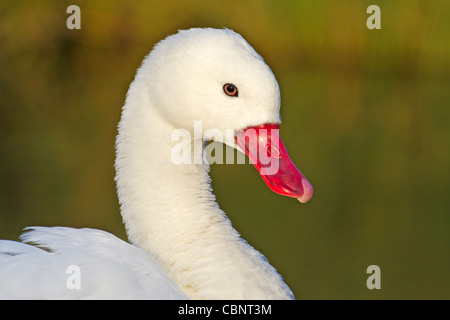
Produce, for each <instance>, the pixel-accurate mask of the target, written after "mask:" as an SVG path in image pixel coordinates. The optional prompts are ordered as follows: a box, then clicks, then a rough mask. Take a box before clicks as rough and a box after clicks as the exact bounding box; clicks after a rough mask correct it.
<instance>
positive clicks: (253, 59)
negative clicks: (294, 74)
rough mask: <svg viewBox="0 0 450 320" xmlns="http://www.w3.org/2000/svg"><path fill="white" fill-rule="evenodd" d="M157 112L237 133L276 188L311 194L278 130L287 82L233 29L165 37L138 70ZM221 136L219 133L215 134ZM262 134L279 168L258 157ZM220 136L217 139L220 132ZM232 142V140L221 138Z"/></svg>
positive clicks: (181, 123) (237, 142)
mask: <svg viewBox="0 0 450 320" xmlns="http://www.w3.org/2000/svg"><path fill="white" fill-rule="evenodd" d="M136 77H137V78H138V79H139V80H140V83H143V84H144V85H145V86H146V90H145V91H146V92H147V94H148V97H149V99H150V100H151V101H152V105H153V106H154V108H156V112H158V114H159V115H160V116H161V117H162V118H163V119H164V120H165V121H166V122H167V123H169V124H171V125H172V126H173V127H174V128H182V129H187V130H190V131H192V130H193V129H194V124H195V123H196V122H198V121H201V123H202V130H204V131H205V132H207V131H208V130H211V129H212V130H216V132H217V130H218V131H220V132H221V133H222V135H221V136H222V137H226V136H227V132H230V130H232V132H233V133H234V138H235V139H234V141H233V142H234V143H233V145H232V146H233V147H235V148H237V149H238V150H240V151H243V152H245V153H246V154H247V155H248V156H249V157H250V159H251V160H252V162H253V163H254V164H255V166H256V168H257V169H258V171H259V172H260V174H261V175H262V177H263V179H264V181H265V182H266V183H267V184H268V186H269V187H270V188H271V189H272V190H273V191H275V192H277V193H280V194H283V195H286V196H290V197H294V198H297V199H298V200H299V201H301V202H306V201H308V200H309V199H310V198H311V197H312V195H313V189H312V186H311V184H310V183H309V182H308V180H307V179H306V178H305V177H304V176H303V175H302V174H301V173H300V171H299V170H298V169H297V168H296V167H295V165H294V164H293V163H292V161H291V160H290V159H289V156H288V154H287V152H286V150H285V148H284V146H283V144H282V142H281V140H280V139H279V138H278V126H279V124H280V123H281V119H280V89H279V86H278V83H277V80H276V78H275V76H274V74H273V73H272V71H271V70H270V68H269V67H268V66H267V64H266V63H265V62H264V60H263V58H262V57H261V56H260V55H259V54H258V53H256V51H255V50H254V49H253V48H252V47H251V46H250V45H249V44H248V43H247V41H245V39H244V38H243V37H242V36H240V35H239V34H237V33H235V32H233V31H232V30H229V29H210V28H206V29H203V28H194V29H189V30H183V31H179V32H178V33H177V34H174V35H172V36H169V37H167V38H166V39H164V40H162V41H160V42H159V43H158V44H157V45H156V46H155V48H154V49H153V50H152V52H151V53H150V54H149V55H148V56H147V58H146V59H144V62H143V64H142V66H141V68H140V70H139V71H138V73H137V76H136ZM216 138H217V137H216ZM252 139H254V140H256V141H262V142H264V143H265V148H266V149H267V150H269V151H268V154H266V156H267V155H268V156H269V157H272V158H273V157H274V158H273V159H275V160H276V161H277V167H276V170H275V172H274V171H273V170H272V171H270V172H267V170H266V172H264V171H265V165H264V163H263V161H260V159H259V153H258V148H259V147H258V145H257V146H256V147H255V148H256V149H255V148H252V147H251V145H252V144H251V143H250V140H252ZM216 140H217V139H216ZM221 142H223V143H227V144H230V143H229V141H228V142H227V141H221Z"/></svg>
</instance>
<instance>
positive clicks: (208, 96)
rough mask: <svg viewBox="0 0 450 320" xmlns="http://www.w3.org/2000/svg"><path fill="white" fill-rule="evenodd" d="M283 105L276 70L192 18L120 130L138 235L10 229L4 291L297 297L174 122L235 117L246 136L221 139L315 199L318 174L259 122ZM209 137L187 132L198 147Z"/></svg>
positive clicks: (165, 44) (130, 99)
mask: <svg viewBox="0 0 450 320" xmlns="http://www.w3.org/2000/svg"><path fill="white" fill-rule="evenodd" d="M279 108H280V94H279V87H278V83H277V81H276V79H275V77H274V75H273V73H272V72H271V70H270V69H269V67H268V66H267V65H266V64H265V62H264V60H263V59H262V58H261V57H260V56H259V55H258V54H257V53H256V52H255V51H254V50H253V48H252V47H251V46H250V45H249V44H248V43H247V42H246V41H245V40H244V39H243V38H242V37H241V36H240V35H238V34H236V33H235V32H233V31H231V30H228V29H222V30H216V29H190V30H186V31H180V32H179V33H177V34H175V35H172V36H169V37H168V38H166V39H165V40H162V41H161V42H159V43H158V44H157V45H156V46H155V48H154V49H153V50H152V52H151V53H150V54H149V55H148V56H147V57H146V58H145V59H144V61H143V63H142V65H141V67H140V68H139V70H138V72H137V74H136V77H135V79H134V81H133V83H132V84H131V86H130V88H129V91H128V94H127V98H126V103H125V106H124V108H123V112H122V117H121V121H120V124H119V134H118V136H117V155H116V171H117V175H116V181H117V188H118V196H119V201H120V204H121V213H122V216H123V221H124V223H125V226H126V231H127V234H128V237H129V240H130V242H131V243H132V244H129V243H127V242H124V241H122V240H120V239H118V238H116V237H115V236H113V235H111V234H109V233H107V232H104V231H99V230H93V229H72V228H63V227H52V228H44V227H33V228H30V229H29V230H28V232H26V233H25V234H24V235H22V240H23V242H24V243H20V242H14V241H7V240H3V241H0V298H1V299H8V298H13V299H34V298H43V299H80V298H106V299H109V298H111V299H119V298H120V299H122V298H123V299H125V298H130V299H135V298H144V299H186V298H190V299H293V294H292V292H291V290H290V289H289V287H288V286H287V285H286V284H285V283H284V282H283V280H282V278H281V277H280V276H279V274H278V273H277V272H276V270H275V269H274V268H273V267H272V266H271V265H270V264H269V263H268V261H267V260H266V259H265V258H264V256H263V255H262V254H260V253H259V252H258V251H256V250H255V249H254V248H253V247H251V246H250V245H249V244H247V242H245V241H244V240H243V239H241V238H240V236H239V234H238V233H237V231H236V230H235V229H234V228H233V227H232V225H231V223H230V221H229V220H228V218H227V217H226V215H225V214H224V212H223V211H222V210H221V209H220V208H219V206H218V205H217V203H216V201H215V197H214V195H213V194H212V192H211V186H210V178H209V175H208V171H209V165H208V164H207V163H205V162H203V163H200V164H175V163H174V161H173V159H171V155H172V151H173V147H174V145H175V144H179V143H180V141H179V140H177V141H172V138H171V137H172V133H173V132H174V130H176V129H185V130H188V132H190V133H192V132H193V128H194V123H195V122H196V121H199V120H201V121H202V122H201V124H202V130H203V132H205V133H206V132H207V131H208V130H209V129H214V130H215V131H214V132H216V133H217V132H220V133H222V136H223V137H226V136H227V129H233V131H232V132H234V133H235V136H236V141H237V144H238V145H239V146H240V147H237V146H236V145H235V144H234V143H230V142H229V141H228V142H227V141H223V142H224V143H228V144H230V145H232V146H234V147H236V148H238V149H239V150H242V149H244V151H245V152H246V153H247V154H248V155H249V157H250V158H251V159H252V160H253V162H254V163H255V165H256V167H257V169H258V170H259V171H260V173H262V177H263V178H264V180H265V181H266V183H267V184H268V185H269V187H270V188H271V189H272V190H274V191H275V192H278V193H281V194H284V195H287V196H290V197H294V198H298V199H299V200H300V201H301V202H306V201H308V200H309V199H310V198H311V197H312V194H313V189H312V187H311V185H310V184H309V182H308V181H307V180H306V179H305V178H304V177H303V175H301V173H300V172H299V171H298V169H297V168H295V166H294V165H293V164H292V162H291V161H290V159H289V156H288V155H287V153H286V150H285V149H284V147H283V145H282V143H281V140H280V143H279V144H278V140H277V139H275V138H274V137H273V136H268V137H265V136H264V135H263V131H264V130H261V129H271V128H275V129H276V128H278V124H279V123H280V116H279ZM197 123H198V122H197ZM228 132H229V130H228ZM273 132H274V134H275V133H276V131H273ZM245 135H248V136H250V138H257V139H260V140H264V139H266V140H267V148H268V149H270V150H271V157H272V158H271V159H278V160H277V161H279V170H278V172H277V173H276V174H273V175H269V174H266V175H264V173H263V171H264V170H265V168H264V165H263V164H261V163H260V161H259V158H258V157H257V154H256V151H255V150H253V149H252V148H251V147H250V145H248V144H247V145H246V144H245ZM217 136H220V135H216V137H215V138H216V139H217ZM204 138H205V137H198V136H195V135H193V139H194V140H193V141H192V142H191V141H186V142H183V141H182V142H181V143H185V144H186V145H184V146H185V147H187V150H191V147H193V146H194V145H196V144H197V143H199V142H200V143H203V139H204ZM270 139H271V140H270ZM270 144H272V146H270ZM266 155H267V154H266ZM194 160H195V159H194ZM27 243H28V244H27Z"/></svg>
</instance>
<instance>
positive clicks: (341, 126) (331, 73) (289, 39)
mask: <svg viewBox="0 0 450 320" xmlns="http://www.w3.org/2000/svg"><path fill="white" fill-rule="evenodd" d="M71 4H77V5H79V6H80V8H81V19H82V20H81V30H68V29H67V28H66V19H67V18H68V16H69V14H67V13H66V8H67V7H68V6H69V5H71ZM371 4H377V5H379V6H380V8H381V26H382V29H381V30H368V29H367V27H366V19H367V18H368V17H369V15H368V14H366V8H367V7H368V6H369V5H371ZM449 16H450V2H449V1H427V0H423V1H418V0H409V1H401V0H395V1H387V0H386V1H383V0H376V1H372V0H371V1H365V0H342V1H331V0H329V1H325V0H314V1H313V0H305V1H260V0H258V1H256V0H255V1H232V0H228V1H173V0H165V1H140V2H137V1H124V0H120V1H119V0H104V1H101V0H98V1H65V0H59V1H57V0H54V1H50V0H43V1H12V0H7V1H5V0H3V1H1V2H0V238H7V239H18V236H19V234H20V233H21V230H22V229H23V228H24V227H26V226H29V225H45V226H53V225H65V226H72V227H91V228H101V229H104V230H107V231H110V232H112V233H114V234H116V235H118V236H120V237H122V238H124V239H125V238H126V235H125V232H124V228H123V225H122V222H121V217H120V214H119V207H118V204H117V198H116V195H115V185H114V181H113V177H114V169H113V162H114V137H115V134H116V125H117V122H118V120H119V116H120V110H121V107H122V104H123V102H124V98H125V94H126V92H127V89H128V85H129V83H130V82H131V80H132V79H133V77H134V74H135V71H136V68H137V67H138V66H139V64H140V62H141V60H142V58H143V57H144V56H145V55H146V54H147V53H148V52H149V51H150V50H151V48H152V46H153V45H154V44H155V43H156V42H157V41H159V40H160V39H162V38H164V37H166V36H167V35H169V34H172V33H175V32H176V31H177V30H178V29H186V28H190V27H218V28H221V27H227V28H231V29H233V30H235V31H236V32H238V33H240V34H242V35H243V36H244V38H246V39H247V40H248V42H249V43H250V44H251V45H252V46H253V47H254V48H255V49H256V50H257V51H258V52H259V53H260V54H261V55H262V56H263V57H264V59H265V60H266V62H267V63H268V64H269V66H270V67H271V68H272V70H273V71H274V73H275V75H276V77H277V79H278V81H279V83H280V87H281V93H282V118H283V125H282V127H281V135H282V137H283V140H284V142H285V145H286V146H287V148H288V150H289V151H290V155H291V158H292V159H293V160H294V161H295V162H296V163H297V165H298V167H299V168H300V170H302V172H303V173H304V174H305V175H306V176H307V177H308V178H309V180H310V181H311V182H312V184H313V185H314V187H315V192H316V194H315V196H314V198H313V200H312V201H311V202H310V203H308V204H305V205H302V204H300V203H298V201H296V200H294V199H290V198H286V197H281V196H278V195H276V194H274V193H273V192H271V191H270V190H269V188H267V186H265V184H264V183H263V182H262V180H261V178H260V177H259V175H258V173H257V171H256V170H255V169H254V168H253V167H252V166H250V165H213V166H212V170H211V175H212V178H213V187H214V190H215V193H216V195H217V199H218V202H219V204H220V206H221V207H222V208H223V209H224V210H225V212H227V213H228V216H229V217H230V219H231V220H232V222H233V224H234V226H235V227H236V228H237V229H238V231H239V232H240V233H241V234H242V235H243V237H244V238H245V239H247V240H248V241H249V242H250V243H251V244H252V245H254V246H255V247H256V248H257V249H259V250H260V251H261V252H262V253H264V254H265V255H266V257H267V258H268V259H269V261H271V262H272V264H273V265H274V266H275V267H276V268H277V269H278V270H279V272H280V273H281V274H282V275H283V276H284V278H285V280H286V282H287V283H288V284H289V286H290V287H291V288H292V289H293V291H294V293H295V295H296V298H297V299H450V275H449V271H450V250H449V249H450V215H449V213H450V19H449V18H448V17H449ZM372 264H376V265H378V266H380V268H381V290H368V289H367V287H366V279H367V277H368V276H369V275H368V274H366V268H367V267H368V266H369V265H372Z"/></svg>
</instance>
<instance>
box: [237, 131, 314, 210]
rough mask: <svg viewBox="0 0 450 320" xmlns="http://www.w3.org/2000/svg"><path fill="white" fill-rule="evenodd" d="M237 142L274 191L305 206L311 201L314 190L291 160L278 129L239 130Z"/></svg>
mask: <svg viewBox="0 0 450 320" xmlns="http://www.w3.org/2000/svg"><path fill="white" fill-rule="evenodd" d="M235 139H236V142H237V144H238V145H239V147H240V148H241V149H242V150H243V151H244V152H245V154H246V155H247V156H248V157H249V158H250V160H251V161H252V162H253V164H254V165H255V167H256V169H257V170H258V172H259V174H260V175H261V177H262V178H263V179H264V181H265V182H266V184H267V185H268V186H269V188H270V189H272V191H274V192H276V193H279V194H282V195H284V196H288V197H293V198H297V199H298V200H299V201H300V202H302V203H305V202H308V201H309V200H310V199H311V197H312V196H313V194H314V190H313V187H312V185H311V183H309V181H308V180H307V179H306V178H305V176H304V175H303V174H302V173H301V172H300V170H298V169H297V167H296V166H295V165H294V163H293V162H292V160H291V159H290V158H289V155H288V153H287V151H286V148H285V147H284V145H283V142H282V141H281V139H280V136H279V125H277V124H263V125H261V126H258V127H250V128H247V129H243V130H239V131H237V132H236V134H235Z"/></svg>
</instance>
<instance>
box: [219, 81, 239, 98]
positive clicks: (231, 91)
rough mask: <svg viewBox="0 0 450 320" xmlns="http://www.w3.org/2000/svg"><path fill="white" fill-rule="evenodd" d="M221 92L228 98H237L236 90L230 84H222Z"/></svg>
mask: <svg viewBox="0 0 450 320" xmlns="http://www.w3.org/2000/svg"><path fill="white" fill-rule="evenodd" d="M223 91H224V92H225V93H226V95H227V96H230V97H237V96H238V89H237V87H236V86H235V85H234V84H231V83H226V84H224V86H223Z"/></svg>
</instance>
